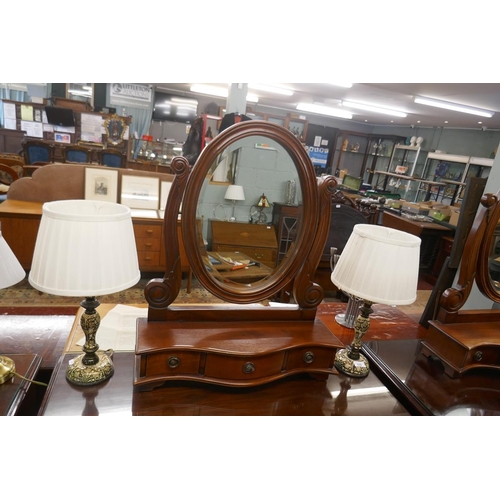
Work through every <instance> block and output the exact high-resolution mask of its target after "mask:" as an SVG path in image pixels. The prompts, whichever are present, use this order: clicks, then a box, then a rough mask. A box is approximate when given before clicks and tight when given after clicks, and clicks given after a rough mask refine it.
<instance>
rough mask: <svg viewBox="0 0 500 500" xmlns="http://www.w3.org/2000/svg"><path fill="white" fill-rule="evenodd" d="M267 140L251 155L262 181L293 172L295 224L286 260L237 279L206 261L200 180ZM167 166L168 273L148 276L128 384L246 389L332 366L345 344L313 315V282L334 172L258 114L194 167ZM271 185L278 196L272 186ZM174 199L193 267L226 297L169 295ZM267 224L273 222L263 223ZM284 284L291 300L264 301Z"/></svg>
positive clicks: (177, 273)
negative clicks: (222, 160)
mask: <svg viewBox="0 0 500 500" xmlns="http://www.w3.org/2000/svg"><path fill="white" fill-rule="evenodd" d="M264 140H265V143H266V144H271V149H269V150H267V153H266V154H265V155H262V150H261V149H260V148H257V153H253V154H255V158H256V160H255V163H258V164H259V165H260V163H263V164H264V165H263V166H266V167H267V168H264V169H263V171H265V175H264V176H262V175H261V176H260V177H259V178H260V179H261V181H262V179H265V182H268V181H267V179H270V178H282V177H284V176H286V177H288V176H293V177H297V178H298V180H299V183H298V186H297V189H298V190H299V189H300V193H301V205H300V223H298V224H297V228H296V231H295V232H294V234H293V244H290V247H289V249H288V251H287V252H286V258H284V259H283V261H282V262H280V264H279V265H278V266H276V268H274V269H273V270H272V273H271V274H270V275H268V276H266V277H265V278H262V279H258V280H256V281H255V282H251V283H247V282H245V283H238V282H236V279H232V275H231V273H232V272H233V271H232V270H227V271H224V270H222V269H220V270H219V269H216V268H215V267H213V265H211V261H210V259H209V258H208V252H209V251H210V250H211V249H210V246H211V245H210V244H209V243H208V242H209V241H210V239H211V238H210V237H209V236H208V233H207V235H204V234H202V231H203V222H201V223H200V220H199V219H200V218H201V217H202V216H203V214H206V213H207V209H205V207H203V206H200V205H203V203H201V201H200V200H202V199H204V197H206V198H207V199H216V198H217V194H216V193H210V187H211V186H210V184H209V183H208V184H207V174H208V173H209V171H210V169H211V168H212V166H213V165H214V162H216V160H217V158H219V157H220V156H221V155H223V154H225V153H227V152H228V151H232V149H235V148H242V149H243V148H244V144H247V145H248V149H249V150H251V151H255V150H256V148H255V145H256V144H262V143H263V141H264ZM231 148H232V149H231ZM248 154H250V153H248ZM252 158H253V156H252ZM266 158H268V159H267V160H266ZM278 159H279V161H278ZM266 161H267V162H269V163H266ZM250 163H251V164H252V165H254V164H255V163H254V162H253V161H252V162H250ZM243 167H244V165H243V163H242V165H241V166H240V167H238V169H237V170H236V171H237V172H238V173H237V175H238V180H242V179H243V180H244V178H245V170H244V168H243ZM171 168H172V171H173V173H174V174H175V178H174V181H173V183H172V186H171V188H170V191H169V195H168V199H167V205H166V209H165V216H164V235H165V236H164V241H165V250H166V252H165V257H166V270H165V271H166V272H165V275H164V277H163V279H159V278H155V279H153V280H151V281H150V282H149V283H148V284H147V285H146V288H145V291H144V293H145V297H146V300H147V301H148V303H149V308H148V317H147V318H139V319H138V321H137V337H136V349H135V354H136V356H135V371H134V386H135V387H136V388H137V389H138V390H139V391H142V390H150V389H153V388H154V387H156V386H159V385H162V384H163V383H165V382H170V381H183V382H186V381H189V382H202V383H207V384H213V385H219V386H228V387H237V388H244V387H255V386H259V385H262V384H266V383H270V382H273V381H276V380H279V379H282V378H284V377H287V376H291V375H297V374H310V375H311V376H312V377H316V378H321V379H325V378H326V377H328V376H329V375H331V374H337V373H338V371H337V369H336V368H335V366H334V360H335V355H336V353H337V350H338V349H341V348H343V347H344V345H343V344H342V343H341V342H340V341H339V339H337V338H336V337H335V335H333V333H332V332H331V331H330V330H329V329H328V328H327V327H326V326H325V325H324V324H323V323H322V322H321V321H320V320H319V319H317V318H316V310H317V306H318V305H319V304H320V303H321V301H322V299H323V297H324V291H323V288H322V287H321V286H319V285H318V284H317V283H314V282H313V281H312V276H314V273H315V270H316V268H317V266H318V264H319V261H320V259H321V254H322V252H323V249H324V248H325V244H326V241H327V237H328V231H329V228H330V218H331V212H332V210H331V207H332V197H333V193H334V191H335V186H336V180H335V178H334V177H332V176H324V177H321V178H317V177H316V173H315V170H314V167H313V165H312V162H311V159H310V158H309V155H308V153H307V152H306V150H305V149H304V147H303V146H302V144H301V143H300V141H298V139H297V138H296V137H295V136H294V135H293V134H292V133H291V132H290V131H288V130H287V129H285V128H284V127H281V126H279V125H276V124H273V123H270V122H264V121H259V120H250V121H245V122H240V123H238V124H236V125H233V126H232V127H229V128H227V129H226V130H224V131H223V132H221V133H220V134H219V135H218V136H217V137H215V138H214V139H213V140H212V141H210V143H209V144H208V146H207V147H205V148H204V150H203V151H202V152H201V154H200V156H199V157H198V160H197V161H196V164H195V166H194V167H193V168H192V169H190V166H189V164H188V162H187V160H186V159H185V158H181V157H176V158H174V159H173V160H172V164H171ZM247 168H248V166H247ZM235 175H236V174H235ZM255 175H256V173H255V171H254V170H252V171H250V172H249V177H248V178H247V185H250V184H252V183H253V182H254V177H255ZM250 178H251V179H252V180H251V183H250V184H248V182H249V179H250ZM275 192H276V196H279V189H278V188H276V190H275ZM209 194H210V195H211V196H209ZM283 195H284V193H283ZM259 196H260V193H259ZM181 202H182V219H181V228H182V238H183V239H182V241H183V243H184V248H185V251H186V255H187V257H188V259H189V262H190V266H191V268H192V271H193V274H194V275H195V276H196V278H197V279H198V281H199V283H200V284H201V285H202V286H203V287H204V288H205V289H206V290H208V291H209V292H211V293H212V294H213V295H214V296H216V297H218V298H219V299H221V300H222V301H224V302H225V304H221V305H205V306H204V305H202V304H199V305H192V306H189V305H185V306H180V305H179V306H177V305H175V304H174V303H173V302H174V300H175V298H176V296H177V294H178V292H179V288H180V284H181V281H182V280H181V268H180V265H179V241H178V232H177V230H175V229H176V225H177V215H178V213H179V208H180V205H181ZM208 206H209V207H210V206H211V204H210V203H209V204H208ZM235 224H237V223H236V222H235ZM266 230H269V231H274V230H275V228H274V227H273V226H272V225H269V227H268V228H267V229H266ZM205 241H207V244H205ZM211 244H212V245H213V239H212V242H211ZM167 245H168V246H167ZM167 250H168V251H167ZM255 258H256V259H257V260H258V257H255ZM261 259H262V258H261ZM235 272H237V271H235ZM224 273H225V274H224ZM283 292H287V293H289V294H290V297H289V298H290V301H291V300H292V299H293V302H294V303H293V304H288V303H287V304H283V306H282V307H281V306H279V305H278V306H277V307H275V306H273V307H271V306H266V305H263V304H264V303H265V302H266V301H275V300H276V297H280V294H282V293H283ZM290 306H291V307H290Z"/></svg>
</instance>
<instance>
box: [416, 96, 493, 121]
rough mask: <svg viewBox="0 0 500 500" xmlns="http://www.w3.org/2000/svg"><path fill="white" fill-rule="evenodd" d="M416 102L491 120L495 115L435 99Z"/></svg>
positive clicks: (417, 100) (422, 98) (423, 98)
mask: <svg viewBox="0 0 500 500" xmlns="http://www.w3.org/2000/svg"><path fill="white" fill-rule="evenodd" d="M414 101H415V102H416V103H417V104H425V105H426V106H434V107H436V108H443V109H450V110H451V111H459V112H460V113H469V114H470V115H477V116H484V117H486V118H491V117H492V116H493V115H494V114H495V113H493V112H492V111H486V110H484V109H478V108H471V107H469V106H462V105H460V104H453V103H452V102H446V101H437V100H435V99H427V98H426V97H415V99H414Z"/></svg>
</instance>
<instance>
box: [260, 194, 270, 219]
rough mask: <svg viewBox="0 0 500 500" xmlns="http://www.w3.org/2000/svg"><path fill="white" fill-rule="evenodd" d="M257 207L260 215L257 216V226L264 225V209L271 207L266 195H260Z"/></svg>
mask: <svg viewBox="0 0 500 500" xmlns="http://www.w3.org/2000/svg"><path fill="white" fill-rule="evenodd" d="M257 206H258V207H259V208H260V215H259V220H258V221H257V223H258V224H265V223H266V222H267V217H266V214H265V213H264V212H263V210H264V208H269V207H270V206H271V205H270V203H269V201H268V199H267V198H266V195H265V194H264V193H262V196H261V197H260V198H259V202H258V203H257Z"/></svg>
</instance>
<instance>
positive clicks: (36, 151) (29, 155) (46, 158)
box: [23, 140, 54, 165]
mask: <svg viewBox="0 0 500 500" xmlns="http://www.w3.org/2000/svg"><path fill="white" fill-rule="evenodd" d="M23 155H24V163H25V164H26V165H34V164H35V163H36V162H45V163H53V162H54V146H53V145H52V144H48V143H46V142H44V141H35V140H32V141H26V142H25V143H24V144H23Z"/></svg>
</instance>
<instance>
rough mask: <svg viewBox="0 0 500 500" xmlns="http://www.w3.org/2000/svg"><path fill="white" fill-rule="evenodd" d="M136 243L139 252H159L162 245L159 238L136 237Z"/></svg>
mask: <svg viewBox="0 0 500 500" xmlns="http://www.w3.org/2000/svg"><path fill="white" fill-rule="evenodd" d="M135 244H136V246H137V251H138V252H159V251H160V247H161V241H160V239H159V238H156V239H155V238H136V240H135Z"/></svg>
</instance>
